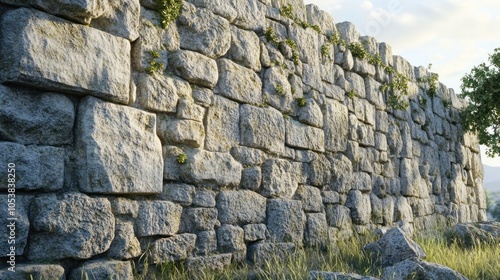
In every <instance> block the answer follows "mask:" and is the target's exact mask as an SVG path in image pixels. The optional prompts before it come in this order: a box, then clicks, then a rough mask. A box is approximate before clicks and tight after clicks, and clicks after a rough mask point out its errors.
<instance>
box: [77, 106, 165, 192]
mask: <svg viewBox="0 0 500 280" xmlns="http://www.w3.org/2000/svg"><path fill="white" fill-rule="evenodd" d="M117 128H119V129H117ZM76 155H77V158H78V179H79V180H78V181H79V187H80V189H81V190H82V191H84V192H89V193H160V192H161V191H162V187H163V180H162V175H163V159H162V148H161V142H160V139H159V138H158V137H157V136H156V116H155V115H153V114H150V113H146V112H143V111H139V110H137V109H134V108H130V107H124V106H119V105H115V104H111V103H107V102H103V101H101V100H99V99H96V98H93V97H88V98H85V99H83V100H82V101H81V103H80V107H79V115H78V124H77V143H76ZM131 163H133V164H131Z"/></svg>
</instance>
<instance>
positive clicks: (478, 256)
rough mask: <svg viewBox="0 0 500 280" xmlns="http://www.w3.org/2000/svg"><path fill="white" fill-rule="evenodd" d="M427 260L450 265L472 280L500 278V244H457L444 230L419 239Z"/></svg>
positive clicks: (416, 240) (417, 239) (418, 241)
mask: <svg viewBox="0 0 500 280" xmlns="http://www.w3.org/2000/svg"><path fill="white" fill-rule="evenodd" d="M415 242H417V243H418V244H419V245H420V246H421V247H422V249H424V251H425V253H426V254H427V258H426V261H428V262H434V263H438V264H441V265H444V266H447V267H449V268H451V269H453V270H455V271H458V272H459V273H461V274H463V275H464V276H465V277H467V278H469V279H500V245H499V244H481V243H479V242H476V243H474V244H473V245H472V246H470V247H469V246H465V245H463V244H461V242H454V241H453V239H452V238H450V236H449V234H448V233H447V232H446V231H444V230H439V231H435V232H433V233H431V234H427V235H420V236H417V237H415Z"/></svg>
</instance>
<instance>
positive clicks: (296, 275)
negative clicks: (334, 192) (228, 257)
mask: <svg viewBox="0 0 500 280" xmlns="http://www.w3.org/2000/svg"><path fill="white" fill-rule="evenodd" d="M375 240H376V238H375V237H373V236H368V237H360V238H359V239H352V240H349V241H344V242H340V243H338V244H337V247H332V248H328V249H327V250H318V249H300V250H297V252H296V253H295V254H294V255H292V256H290V257H289V258H288V259H287V260H283V259H273V260H270V261H269V262H267V263H266V264H264V265H263V266H262V267H260V268H255V267H250V266H248V265H231V266H230V267H229V268H227V269H225V270H224V271H222V272H216V271H210V270H205V271H196V272H195V273H190V272H187V271H185V270H184V269H183V268H182V266H181V265H174V264H164V265H162V266H160V267H158V268H159V272H158V273H156V274H154V275H151V274H147V275H146V274H144V273H143V274H142V275H140V274H137V279H139V280H143V279H175V280H183V279H186V280H187V279H207V280H211V279H214V280H215V279H264V280H265V279H307V277H308V275H309V272H310V271H311V270H321V271H336V272H345V273H352V272H353V273H357V274H361V275H371V276H375V277H380V276H381V273H382V271H381V269H380V268H378V267H377V265H376V264H375V263H374V261H373V260H372V259H371V258H370V256H369V255H368V254H367V253H365V252H364V251H363V250H362V248H363V246H364V245H365V244H367V243H369V242H372V241H375ZM414 240H415V241H416V242H417V243H418V244H419V245H420V246H421V247H422V248H423V249H424V251H425V252H426V253H427V259H426V261H428V262H435V263H439V264H442V265H445V266H448V267H450V268H451V269H453V270H456V271H458V272H460V273H462V274H463V275H465V276H466V277H468V278H469V279H471V280H472V279H492V280H493V279H500V244H496V245H476V246H473V247H470V248H464V247H461V246H459V245H458V244H457V243H452V242H450V241H449V240H450V239H449V237H448V236H447V234H446V233H445V232H444V231H440V232H436V233H432V234H427V235H420V236H416V237H415V238H414Z"/></svg>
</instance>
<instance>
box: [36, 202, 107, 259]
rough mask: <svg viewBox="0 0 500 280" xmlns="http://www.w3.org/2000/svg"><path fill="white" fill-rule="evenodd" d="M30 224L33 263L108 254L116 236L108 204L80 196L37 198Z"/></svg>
mask: <svg viewBox="0 0 500 280" xmlns="http://www.w3.org/2000/svg"><path fill="white" fill-rule="evenodd" d="M30 221H31V230H32V231H33V233H31V234H30V246H29V252H28V258H29V259H32V260H40V259H43V260H50V259H66V258H73V259H88V258H91V257H93V256H95V255H98V254H101V253H104V252H105V251H106V250H108V249H109V246H110V245H111V242H112V241H113V238H114V234H115V218H114V216H113V214H112V213H111V204H110V203H109V201H108V200H107V199H105V198H90V197H88V196H86V195H84V194H79V193H67V194H64V195H62V196H61V197H59V198H58V197H57V196H56V195H53V194H51V195H44V196H39V197H37V198H36V199H35V200H34V201H33V202H32V204H31V208H30Z"/></svg>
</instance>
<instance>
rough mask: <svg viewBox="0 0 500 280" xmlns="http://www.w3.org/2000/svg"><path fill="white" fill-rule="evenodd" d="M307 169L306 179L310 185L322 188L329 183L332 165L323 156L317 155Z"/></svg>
mask: <svg viewBox="0 0 500 280" xmlns="http://www.w3.org/2000/svg"><path fill="white" fill-rule="evenodd" d="M307 167H308V170H307V173H308V174H307V175H308V178H307V179H308V183H309V184H310V185H313V186H318V187H322V186H324V185H328V184H329V183H330V181H331V178H332V174H331V173H332V171H331V169H332V164H331V163H330V161H329V160H328V159H327V158H326V157H325V156H324V155H322V154H319V155H317V156H316V158H315V159H314V160H312V161H311V162H310V163H309V164H308V165H307Z"/></svg>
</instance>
